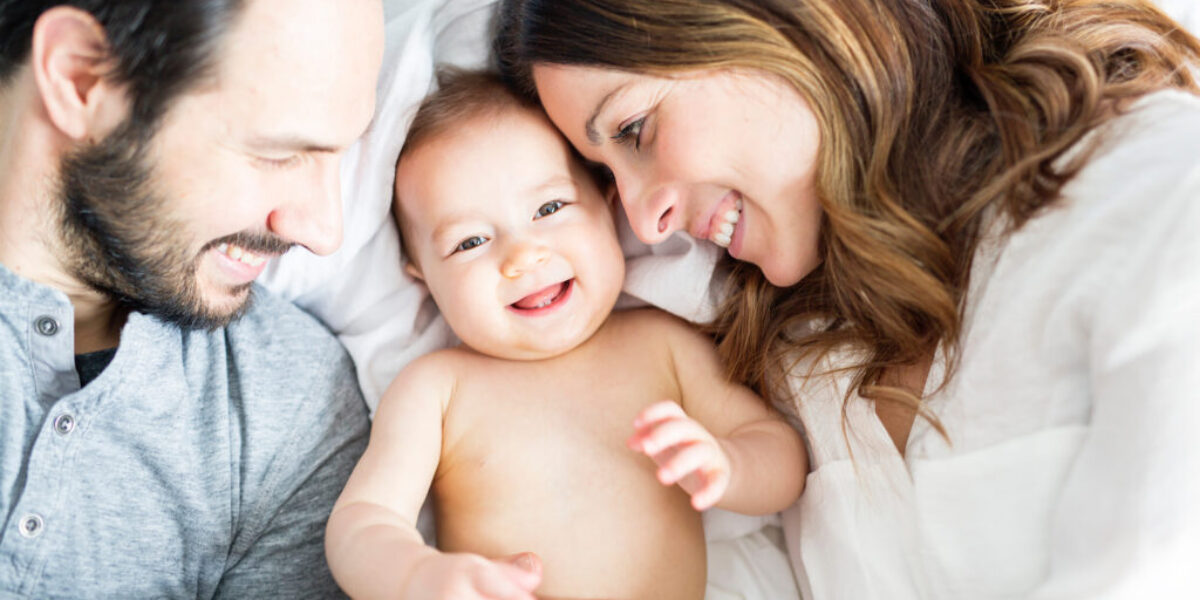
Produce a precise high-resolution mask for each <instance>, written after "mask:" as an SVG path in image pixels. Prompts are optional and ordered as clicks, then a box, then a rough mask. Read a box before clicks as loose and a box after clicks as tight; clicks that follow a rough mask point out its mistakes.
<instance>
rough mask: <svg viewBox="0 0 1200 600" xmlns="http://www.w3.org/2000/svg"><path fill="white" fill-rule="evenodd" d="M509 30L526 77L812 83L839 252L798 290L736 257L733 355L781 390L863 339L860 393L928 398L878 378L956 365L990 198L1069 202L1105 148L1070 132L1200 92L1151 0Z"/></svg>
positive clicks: (659, 4) (914, 7)
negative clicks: (692, 74) (803, 370)
mask: <svg viewBox="0 0 1200 600" xmlns="http://www.w3.org/2000/svg"><path fill="white" fill-rule="evenodd" d="M495 49H496V56H497V58H498V60H499V63H500V68H501V71H502V72H503V73H505V75H506V77H507V78H508V79H509V80H510V81H511V82H513V83H514V84H515V85H517V86H518V87H520V88H522V89H523V90H524V91H525V92H528V93H530V94H536V90H535V89H534V86H533V80H532V76H531V71H532V67H533V66H534V65H536V64H539V63H550V64H566V65H587V66H602V67H611V68H616V69H621V70H626V71H633V72H644V73H653V74H659V75H662V74H670V73H673V72H676V73H677V72H680V71H691V70H696V69H726V68H729V69H757V70H760V71H766V72H769V73H772V74H774V75H777V76H780V77H782V78H784V79H785V80H787V81H789V82H790V83H791V84H792V85H794V86H795V87H796V89H797V90H799V91H800V93H801V94H802V95H803V96H804V97H805V98H806V99H807V101H808V103H809V104H810V106H811V107H812V109H813V111H814V113H815V115H816V118H817V121H818V123H819V126H820V130H821V139H822V145H821V147H820V149H819V154H818V162H817V193H818V197H819V199H820V202H821V205H822V207H823V209H824V223H823V224H822V225H823V226H822V237H821V240H820V251H821V254H822V257H823V262H822V265H821V266H820V267H818V268H817V270H815V271H814V272H813V273H811V274H809V275H808V276H807V277H805V278H804V279H803V280H802V281H801V282H800V283H799V284H797V285H795V286H793V287H790V288H786V289H780V288H776V287H773V286H771V285H770V284H769V283H768V282H767V281H766V280H765V278H764V277H763V276H762V273H761V272H760V271H759V270H758V269H757V268H756V267H754V266H753V265H747V264H735V265H734V266H733V267H732V273H731V276H730V280H729V281H730V286H731V292H732V293H731V294H730V296H729V300H728V302H727V304H726V305H725V306H724V307H723V309H722V311H721V313H720V315H719V317H718V318H717V319H716V321H715V322H714V323H713V324H712V326H713V329H714V332H715V333H716V335H717V338H718V341H719V347H720V351H721V354H722V357H723V358H724V359H725V362H726V366H727V369H728V370H729V372H730V375H731V376H732V377H734V378H735V379H737V380H740V381H744V382H747V383H749V384H750V385H751V386H752V387H754V388H755V389H756V390H757V391H758V392H759V393H761V394H763V395H765V396H768V397H771V396H776V399H777V400H778V399H779V398H778V394H779V393H780V392H781V391H782V389H783V388H781V387H780V386H781V385H782V384H783V383H784V381H785V380H784V379H783V377H784V376H785V375H786V374H787V373H788V372H789V371H790V370H791V369H792V368H793V367H794V365H795V363H794V362H793V361H794V360H796V359H797V358H809V359H814V360H812V364H814V365H815V364H818V361H817V360H815V359H816V358H819V357H820V356H822V355H824V353H826V352H828V351H830V350H833V349H835V348H837V349H842V348H848V349H851V350H853V351H854V352H853V353H852V355H853V356H857V357H858V360H857V362H856V364H853V365H851V366H850V367H849V368H850V369H852V370H853V372H854V374H855V375H854V383H853V385H852V386H851V389H850V391H849V393H848V394H847V400H849V399H850V398H851V397H852V396H853V395H855V394H861V395H864V396H868V397H872V398H875V399H882V400H885V401H895V402H901V403H903V404H906V405H909V406H910V407H912V408H913V409H914V410H917V411H918V413H919V414H923V415H924V416H925V417H927V418H929V417H930V415H928V414H925V413H924V412H923V410H922V404H921V401H920V398H919V397H917V396H915V395H913V394H911V393H908V392H906V391H904V390H902V389H899V388H895V387H890V386H886V385H882V384H881V383H880V380H881V377H882V376H883V374H884V372H885V371H886V370H888V369H889V368H891V367H896V366H901V365H910V364H914V363H917V362H918V361H920V360H921V359H922V358H923V357H925V356H927V355H928V354H929V352H930V351H931V350H932V349H933V348H935V347H936V346H937V344H939V343H942V344H944V345H945V346H944V347H945V349H946V350H947V352H946V353H945V356H946V358H947V361H948V364H947V378H946V379H947V380H948V379H949V375H950V374H952V373H953V370H954V365H955V357H956V356H957V347H958V346H957V343H958V338H959V334H960V331H961V326H962V313H961V311H962V307H963V305H964V299H965V295H966V290H967V283H968V275H969V273H970V267H971V259H972V257H973V255H974V251H975V248H976V246H977V244H978V241H979V239H980V234H981V226H982V221H983V220H984V216H985V214H986V213H990V212H992V213H995V214H997V215H1000V216H1002V217H1004V218H1005V219H1006V221H1005V222H1007V223H1008V225H1009V226H1010V227H1011V228H1017V227H1020V226H1021V225H1022V224H1024V223H1025V222H1026V221H1027V220H1029V219H1030V218H1031V217H1033V216H1034V215H1035V214H1037V213H1038V211H1039V210H1041V209H1043V208H1044V207H1046V206H1048V205H1050V204H1052V203H1053V202H1054V201H1055V200H1056V199H1057V198H1058V197H1059V195H1060V190H1061V189H1062V187H1063V185H1064V184H1066V183H1067V182H1068V181H1069V180H1070V179H1071V178H1072V177H1073V176H1074V175H1075V174H1076V173H1077V172H1078V170H1079V169H1080V168H1081V167H1082V166H1083V164H1084V163H1085V162H1086V160H1087V157H1088V156H1087V154H1088V153H1087V152H1086V151H1085V152H1081V153H1078V154H1073V155H1072V156H1074V157H1075V158H1073V159H1069V160H1065V161H1060V160H1059V159H1060V158H1063V157H1064V153H1065V152H1066V151H1067V150H1068V149H1069V148H1071V147H1072V146H1074V145H1075V144H1076V142H1079V141H1080V140H1081V138H1083V136H1084V135H1085V134H1087V133H1088V132H1089V131H1091V130H1092V129H1093V128H1095V127H1096V126H1097V125H1099V124H1101V123H1103V122H1105V121H1106V120H1108V119H1111V118H1112V117H1113V116H1115V115H1118V114H1120V113H1121V112H1122V110H1123V109H1124V108H1125V107H1126V106H1127V105H1128V104H1129V103H1130V102H1131V101H1132V100H1134V99H1137V98H1139V97H1141V96H1143V95H1145V94H1147V93H1149V92H1153V91H1156V90H1160V89H1163V88H1182V89H1188V90H1192V91H1193V92H1194V91H1196V81H1195V79H1194V77H1195V74H1196V72H1195V71H1194V70H1193V69H1194V68H1195V65H1196V61H1197V58H1198V57H1200V43H1198V42H1197V40H1196V39H1195V38H1193V37H1191V36H1190V35H1189V34H1188V33H1186V32H1185V31H1183V30H1182V29H1181V27H1180V26H1179V25H1178V24H1176V23H1175V22H1174V21H1172V20H1171V19H1170V18H1169V17H1167V16H1166V15H1164V14H1163V13H1161V12H1160V11H1158V10H1157V9H1156V8H1154V7H1153V6H1152V5H1150V4H1149V3H1148V2H1144V1H1139V0H655V1H653V2H647V1H645V0H506V1H505V2H504V4H503V7H502V9H501V14H500V17H499V22H498V31H497V37H496V47H495ZM813 323H820V324H822V325H821V326H820V327H818V328H816V329H815V330H814V328H813V327H812V326H811V324H813ZM765 348H769V349H770V351H766V352H764V349H765ZM933 423H934V425H936V426H938V428H939V430H940V425H939V424H938V423H937V421H936V419H934V420H933Z"/></svg>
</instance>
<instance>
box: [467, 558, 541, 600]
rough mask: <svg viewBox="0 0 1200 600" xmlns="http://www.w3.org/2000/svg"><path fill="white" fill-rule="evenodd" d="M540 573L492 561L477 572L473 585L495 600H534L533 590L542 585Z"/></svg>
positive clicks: (486, 596)
mask: <svg viewBox="0 0 1200 600" xmlns="http://www.w3.org/2000/svg"><path fill="white" fill-rule="evenodd" d="M541 580H542V576H541V574H540V573H533V572H531V571H526V570H524V569H522V568H520V567H517V566H515V565H510V564H507V563H503V562H498V561H492V562H491V564H490V565H488V568H485V569H480V570H479V571H477V572H476V574H475V578H474V581H473V583H474V584H475V589H476V590H477V591H478V592H479V593H480V594H483V597H485V598H489V599H495V600H534V596H533V590H535V589H537V586H538V584H539V583H541Z"/></svg>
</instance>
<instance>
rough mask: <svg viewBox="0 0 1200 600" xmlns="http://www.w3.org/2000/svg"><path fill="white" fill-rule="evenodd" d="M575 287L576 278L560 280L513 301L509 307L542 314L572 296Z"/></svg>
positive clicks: (524, 312) (527, 313)
mask: <svg viewBox="0 0 1200 600" xmlns="http://www.w3.org/2000/svg"><path fill="white" fill-rule="evenodd" d="M574 288H575V280H574V279H568V280H566V281H560V282H558V283H555V284H551V285H548V286H546V287H544V288H542V289H540V290H538V291H536V292H534V293H532V294H529V295H528V296H525V297H524V298H521V299H520V300H517V301H516V302H513V303H512V304H510V305H509V306H508V307H509V309H510V310H513V311H516V312H518V313H521V314H525V315H533V314H542V313H545V312H548V311H551V310H553V309H555V308H557V307H558V306H560V305H562V304H563V303H564V302H566V301H567V299H568V298H570V296H571V291H572V290H573V289H574Z"/></svg>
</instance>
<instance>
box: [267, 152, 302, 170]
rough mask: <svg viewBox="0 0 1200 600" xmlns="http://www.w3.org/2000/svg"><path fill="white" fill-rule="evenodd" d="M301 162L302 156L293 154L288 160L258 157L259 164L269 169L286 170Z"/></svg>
mask: <svg viewBox="0 0 1200 600" xmlns="http://www.w3.org/2000/svg"><path fill="white" fill-rule="evenodd" d="M299 162H300V155H298V154H293V155H291V156H289V157H287V158H266V157H263V156H260V157H258V163H259V164H260V165H262V166H263V167H265V168H268V169H286V168H288V167H291V166H295V165H296V164H297V163H299Z"/></svg>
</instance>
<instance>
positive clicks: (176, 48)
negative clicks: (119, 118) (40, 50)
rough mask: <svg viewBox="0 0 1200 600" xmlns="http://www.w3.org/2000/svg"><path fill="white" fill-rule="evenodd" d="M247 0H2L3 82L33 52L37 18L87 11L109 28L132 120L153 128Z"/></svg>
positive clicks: (202, 68) (205, 65) (202, 70)
mask: <svg viewBox="0 0 1200 600" xmlns="http://www.w3.org/2000/svg"><path fill="white" fill-rule="evenodd" d="M244 4H245V0H0V85H5V84H7V83H8V82H9V80H10V79H11V78H12V77H13V75H14V74H15V73H16V71H17V70H18V69H19V68H20V66H21V65H22V64H23V63H24V62H25V61H26V60H28V58H29V53H30V47H31V44H32V40H33V26H34V23H36V22H37V20H38V17H40V16H41V15H42V13H44V12H46V11H47V10H49V9H51V8H53V7H55V6H61V5H66V6H73V7H76V8H79V9H81V10H84V11H87V12H88V13H90V14H91V15H92V16H93V17H95V18H96V20H97V21H99V22H100V25H101V26H103V27H104V30H105V33H106V34H107V36H108V59H109V65H108V66H109V71H108V76H109V77H110V78H111V80H112V81H113V82H115V83H117V84H120V85H125V86H127V89H128V90H129V96H130V100H131V111H130V114H129V117H128V121H127V123H126V124H127V125H129V126H132V128H133V129H136V130H140V131H141V132H142V133H143V135H146V136H149V135H151V134H152V133H153V131H154V130H155V129H156V128H157V125H158V122H159V120H160V118H161V117H162V115H163V113H164V112H165V111H166V108H167V106H168V104H169V102H170V101H171V100H173V99H174V98H176V97H177V96H179V95H180V94H182V93H183V92H185V91H187V90H188V89H189V87H190V86H192V85H194V84H196V83H197V82H198V81H199V80H201V79H202V78H203V77H204V76H205V75H206V74H207V73H208V72H209V71H210V69H211V68H212V66H213V63H214V62H215V61H214V55H215V54H216V49H217V47H218V42H219V40H220V38H221V36H222V35H223V34H224V33H226V32H227V31H228V30H229V29H230V28H231V26H232V24H233V22H234V20H235V19H236V18H237V16H238V15H239V14H240V12H241V9H242V7H243V5H244Z"/></svg>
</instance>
